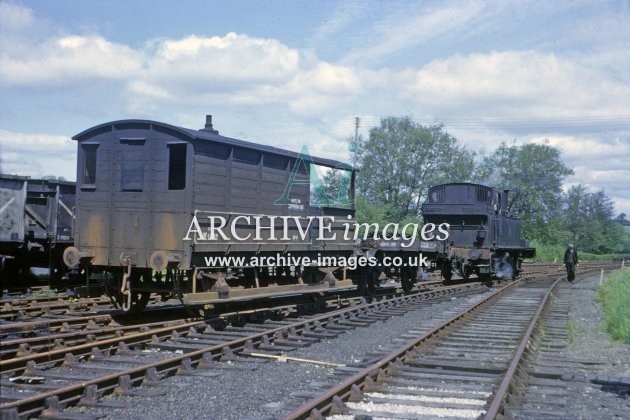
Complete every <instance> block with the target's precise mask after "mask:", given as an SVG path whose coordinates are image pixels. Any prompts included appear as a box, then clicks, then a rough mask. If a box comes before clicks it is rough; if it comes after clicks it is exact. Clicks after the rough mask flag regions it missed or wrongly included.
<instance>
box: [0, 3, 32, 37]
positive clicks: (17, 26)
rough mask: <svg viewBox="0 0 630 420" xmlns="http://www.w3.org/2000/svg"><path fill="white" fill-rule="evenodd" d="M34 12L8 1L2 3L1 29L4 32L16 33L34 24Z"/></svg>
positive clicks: (0, 9) (0, 5)
mask: <svg viewBox="0 0 630 420" xmlns="http://www.w3.org/2000/svg"><path fill="white" fill-rule="evenodd" d="M33 20H34V19H33V11H32V10H31V9H29V8H26V7H22V6H18V5H16V4H12V3H9V2H6V1H3V2H0V27H1V28H3V29H2V30H3V32H5V31H6V32H9V33H10V32H15V31H20V30H22V29H25V28H28V27H30V26H31V24H32V23H33Z"/></svg>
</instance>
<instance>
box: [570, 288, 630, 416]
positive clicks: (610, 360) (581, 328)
mask: <svg viewBox="0 0 630 420" xmlns="http://www.w3.org/2000/svg"><path fill="white" fill-rule="evenodd" d="M599 281H600V276H599V275H596V276H591V277H588V278H585V279H583V280H580V281H578V282H576V283H575V284H573V285H571V284H568V283H567V284H566V287H565V288H564V290H563V291H562V293H560V294H559V295H558V298H559V299H567V300H568V302H569V319H570V321H569V328H568V332H569V345H568V347H567V349H566V351H565V356H566V357H567V358H568V359H579V360H591V361H597V362H601V363H602V364H601V365H597V368H596V370H595V372H592V371H591V372H590V373H589V375H591V376H592V375H593V373H595V374H597V375H598V376H599V375H605V376H609V377H611V378H618V377H625V378H630V345H628V344H624V343H621V342H617V341H613V340H612V339H611V338H610V337H609V336H608V335H607V334H606V332H605V331H604V329H603V327H602V319H603V313H602V309H601V306H600V305H599V303H597V301H596V300H595V290H596V289H597V286H598V285H599ZM628 310H629V311H630V308H628ZM585 373H586V372H585ZM570 389H572V390H573V391H575V392H573V401H572V403H573V415H574V416H575V417H574V418H583V419H595V418H630V397H628V396H626V397H625V398H624V397H620V396H619V395H617V394H615V393H613V392H605V391H602V389H601V387H600V386H591V385H587V384H574V385H573V386H571V387H570Z"/></svg>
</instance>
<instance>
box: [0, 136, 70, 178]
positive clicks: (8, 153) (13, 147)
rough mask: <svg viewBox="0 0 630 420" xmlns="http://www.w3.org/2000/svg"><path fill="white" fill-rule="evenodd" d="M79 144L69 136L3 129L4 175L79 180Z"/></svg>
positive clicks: (0, 161) (1, 167)
mask: <svg viewBox="0 0 630 420" xmlns="http://www.w3.org/2000/svg"><path fill="white" fill-rule="evenodd" d="M76 157H77V144H76V142H75V141H72V140H71V139H70V138H69V137H65V136H56V135H50V134H42V133H21V132H13V131H8V130H2V129H0V173H4V174H14V175H22V176H30V177H33V178H41V177H43V176H46V175H54V176H61V177H64V178H66V179H67V180H72V181H74V180H75V178H76Z"/></svg>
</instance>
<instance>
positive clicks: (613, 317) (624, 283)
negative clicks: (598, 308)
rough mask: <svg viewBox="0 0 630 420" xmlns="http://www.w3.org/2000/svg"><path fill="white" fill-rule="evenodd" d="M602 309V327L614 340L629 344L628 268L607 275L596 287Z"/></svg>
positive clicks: (629, 297) (629, 283)
mask: <svg viewBox="0 0 630 420" xmlns="http://www.w3.org/2000/svg"><path fill="white" fill-rule="evenodd" d="M597 299H598V301H599V302H600V303H601V304H602V307H603V309H604V327H605V329H606V331H607V332H608V333H609V334H610V335H611V337H612V338H614V339H615V340H621V341H623V342H625V343H628V344H630V309H629V308H630V269H628V268H626V269H623V270H617V271H614V272H613V273H611V274H610V275H608V277H606V279H605V281H604V282H603V283H602V285H601V286H599V288H598V289H597Z"/></svg>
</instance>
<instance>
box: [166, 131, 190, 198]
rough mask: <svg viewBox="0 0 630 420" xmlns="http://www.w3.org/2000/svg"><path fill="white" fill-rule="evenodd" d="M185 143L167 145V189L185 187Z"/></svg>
mask: <svg viewBox="0 0 630 420" xmlns="http://www.w3.org/2000/svg"><path fill="white" fill-rule="evenodd" d="M186 146H187V144H186V143H179V144H169V145H168V189H169V190H183V189H184V188H186Z"/></svg>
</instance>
